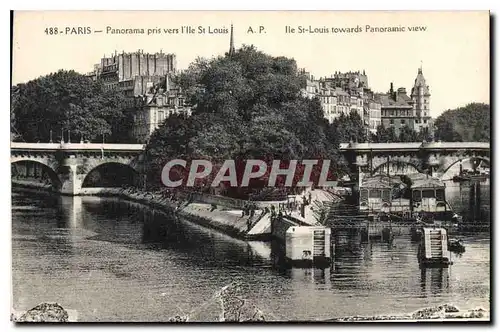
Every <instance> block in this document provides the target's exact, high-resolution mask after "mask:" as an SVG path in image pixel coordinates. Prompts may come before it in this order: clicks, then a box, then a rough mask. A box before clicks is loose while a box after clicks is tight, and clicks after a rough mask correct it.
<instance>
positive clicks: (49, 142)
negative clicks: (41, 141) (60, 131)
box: [49, 129, 52, 143]
mask: <svg viewBox="0 0 500 332" xmlns="http://www.w3.org/2000/svg"><path fill="white" fill-rule="evenodd" d="M49 143H52V129H51V130H50V141H49Z"/></svg>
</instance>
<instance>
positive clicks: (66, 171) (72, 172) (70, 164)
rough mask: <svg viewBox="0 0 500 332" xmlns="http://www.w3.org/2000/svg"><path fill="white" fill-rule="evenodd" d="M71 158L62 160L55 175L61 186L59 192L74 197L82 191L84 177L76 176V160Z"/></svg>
mask: <svg viewBox="0 0 500 332" xmlns="http://www.w3.org/2000/svg"><path fill="white" fill-rule="evenodd" d="M71 157H72V158H71ZM71 157H70V158H68V159H65V160H64V162H63V165H62V166H61V167H60V169H59V172H58V174H57V175H58V176H59V179H60V180H61V184H62V186H61V189H60V190H59V192H60V193H61V194H63V195H69V196H76V195H79V194H80V192H81V190H82V184H83V178H84V177H82V176H80V175H79V174H78V172H77V168H78V165H77V160H76V159H75V158H74V156H71Z"/></svg>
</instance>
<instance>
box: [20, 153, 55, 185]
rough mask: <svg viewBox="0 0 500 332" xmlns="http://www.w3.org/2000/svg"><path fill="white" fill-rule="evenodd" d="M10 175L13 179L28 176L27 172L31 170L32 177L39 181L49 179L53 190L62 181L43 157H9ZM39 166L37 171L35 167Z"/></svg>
mask: <svg viewBox="0 0 500 332" xmlns="http://www.w3.org/2000/svg"><path fill="white" fill-rule="evenodd" d="M10 164H11V176H12V178H13V179H22V178H27V177H30V175H31V174H28V173H29V172H31V171H33V178H37V179H38V180H40V181H41V182H44V180H47V181H50V183H51V185H52V187H53V188H54V189H55V190H59V189H61V188H62V181H61V179H60V178H59V176H58V175H57V172H56V171H55V170H54V168H53V167H52V166H51V165H50V164H49V163H47V162H44V160H43V159H40V160H37V159H33V158H13V159H11V162H10ZM34 165H38V167H40V173H39V174H36V173H37V167H36V166H34Z"/></svg>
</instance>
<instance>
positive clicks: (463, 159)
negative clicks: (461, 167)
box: [442, 156, 491, 175]
mask: <svg viewBox="0 0 500 332" xmlns="http://www.w3.org/2000/svg"><path fill="white" fill-rule="evenodd" d="M467 160H482V161H485V162H486V163H488V165H490V167H491V161H490V158H488V157H483V156H470V157H461V158H458V159H457V160H454V161H453V162H451V163H450V164H448V165H445V166H444V167H443V172H442V174H443V175H444V174H446V172H448V171H449V169H450V168H452V167H453V166H454V165H456V164H457V163H459V162H461V161H467Z"/></svg>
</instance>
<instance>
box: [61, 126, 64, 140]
mask: <svg viewBox="0 0 500 332" xmlns="http://www.w3.org/2000/svg"><path fill="white" fill-rule="evenodd" d="M61 144H64V128H63V127H61Z"/></svg>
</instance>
